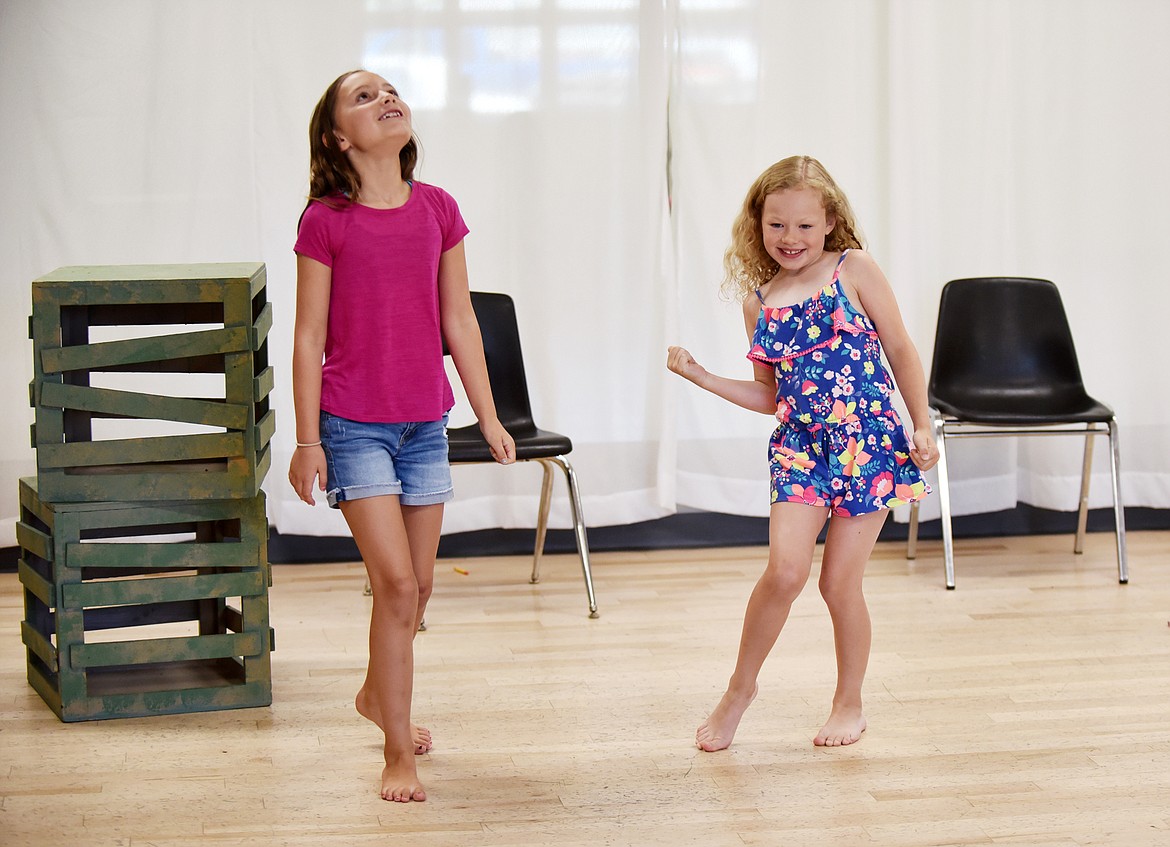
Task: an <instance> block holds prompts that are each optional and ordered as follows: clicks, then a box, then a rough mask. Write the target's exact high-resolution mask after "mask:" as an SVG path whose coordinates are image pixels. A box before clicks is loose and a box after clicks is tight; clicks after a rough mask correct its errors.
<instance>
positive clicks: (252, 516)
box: [16, 478, 273, 721]
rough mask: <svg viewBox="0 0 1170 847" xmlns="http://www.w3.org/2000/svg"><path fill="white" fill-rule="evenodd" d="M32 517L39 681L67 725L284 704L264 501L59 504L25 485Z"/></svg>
mask: <svg viewBox="0 0 1170 847" xmlns="http://www.w3.org/2000/svg"><path fill="white" fill-rule="evenodd" d="M20 513H21V517H20V521H19V522H18V523H17V525H16V535H17V543H18V544H19V547H20V561H19V563H18V566H17V567H18V572H19V578H20V582H21V584H22V586H23V589H24V600H25V619H24V621H23V623H22V625H21V635H22V638H23V641H24V644H25V647H26V648H27V656H28V681H29V684H30V685H32V687H33V688H34V689H36V691H37V693H39V694H40V695H41V697H42V698H43V699H44V700H45V702H46V703H48V704H49V706H50V707H51V708H52V709H53V711H54V712H56V713H57V716H58V717H59V718H61V720H63V721H82V720H98V719H104V718H118V717H141V716H144V715H156V714H172V713H177V712H201V711H211V710H218V709H235V708H243V707H249V706H266V705H268V704H270V703H271V702H272V674H271V660H270V654H271V650H272V646H273V644H272V642H273V634H272V630H271V629H270V626H269V619H268V586H269V584H270V581H271V572H270V569H269V566H268V521H267V518H266V515H265V509H264V494H263V493H260V494H258V495H256V496H255V497H251V498H248V499H240V500H195V501H157V502H143V503H52V502H48V501H46V500H44V499H42V498H41V496H40V495H39V494H38V491H37V481H36V479H33V478H26V479H22V480H20ZM237 602H238V604H237V605H233V603H237Z"/></svg>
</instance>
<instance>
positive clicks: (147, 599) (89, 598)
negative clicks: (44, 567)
mask: <svg viewBox="0 0 1170 847" xmlns="http://www.w3.org/2000/svg"><path fill="white" fill-rule="evenodd" d="M263 576H264V575H263V573H261V572H260V571H250V572H245V573H235V574H214V575H210V576H180V577H156V578H153V579H136V580H112V581H105V582H85V583H73V584H69V585H65V586H63V587H62V601H63V603H64V606H65V608H67V609H83V608H87V607H90V606H125V605H132V604H135V603H167V602H174V601H178V600H201V599H206V598H211V597H251V596H255V595H258V594H263V593H264V590H265V586H264V579H263Z"/></svg>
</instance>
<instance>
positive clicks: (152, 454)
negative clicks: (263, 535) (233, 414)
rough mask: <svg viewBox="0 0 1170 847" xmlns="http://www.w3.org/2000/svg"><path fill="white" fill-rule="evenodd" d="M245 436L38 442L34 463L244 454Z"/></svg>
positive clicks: (98, 462)
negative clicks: (60, 442) (59, 442)
mask: <svg viewBox="0 0 1170 847" xmlns="http://www.w3.org/2000/svg"><path fill="white" fill-rule="evenodd" d="M246 438H247V434H246V433H245V432H241V431H237V432H223V433H203V434H198V435H159V436H154V437H152V438H114V439H110V440H108V441H72V442H70V443H68V444H41V445H39V446H38V448H37V464H38V467H40V468H41V469H42V470H46V469H53V468H86V467H98V466H103V465H141V464H146V463H148V462H187V461H193V460H200V459H222V458H228V457H231V456H243V455H245V445H246V444H247V441H246ZM107 496H110V498H111V499H119V498H114V497H113V496H112V495H107ZM133 496H134V495H133V494H131V495H130V498H128V499H133ZM176 499H177V498H176Z"/></svg>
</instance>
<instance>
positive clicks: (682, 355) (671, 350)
mask: <svg viewBox="0 0 1170 847" xmlns="http://www.w3.org/2000/svg"><path fill="white" fill-rule="evenodd" d="M666 367H668V368H669V369H670V370H672V371H674V372H675V373H676V374H678V375H679V376H681V377H683V378H684V379H689V380H690V381H691V382H694V383H698V381H699V380H700V379H702V378H703V377H704V376H705V375H706V374H707V369H706V368H704V367H703V366H702V365H700V364H699V363H698V362H696V361H695V360H694V358H692V357H691V354H690V353H689V352H688V351H687V350H685V349H684V348H682V347H668V348H667V349H666Z"/></svg>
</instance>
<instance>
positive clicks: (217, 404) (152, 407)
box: [39, 382, 249, 429]
mask: <svg viewBox="0 0 1170 847" xmlns="http://www.w3.org/2000/svg"><path fill="white" fill-rule="evenodd" d="M39 403H40V405H43V406H60V407H62V408H65V409H80V410H82V411H87V412H101V413H103V414H107V415H117V416H119V417H124V418H148V419H154V420H161V421H180V422H183V423H192V424H202V425H204V426H222V427H224V428H226V429H244V428H245V427H247V425H248V412H249V407H248V406H245V405H237V404H232V403H223V402H221V401H219V400H198V399H188V398H186V397H168V396H166V395H162V394H144V393H141V392H137V391H117V390H115V389H112V388H89V387H86V386H78V385H63V384H61V383H59V382H46V383H44V384H42V386H41V393H40V401H39Z"/></svg>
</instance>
